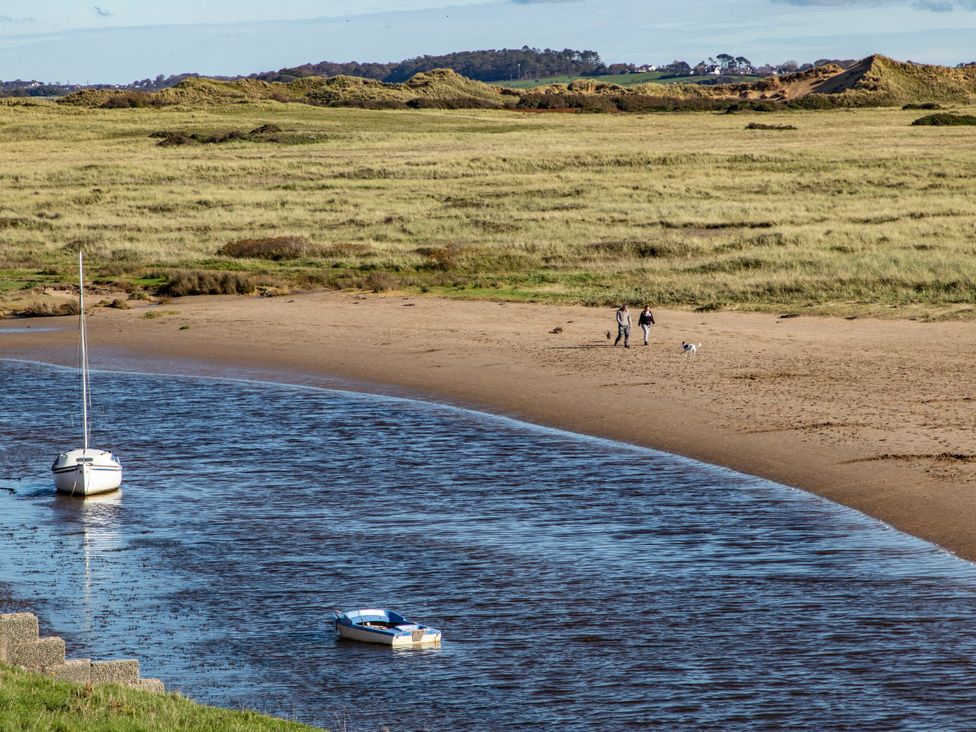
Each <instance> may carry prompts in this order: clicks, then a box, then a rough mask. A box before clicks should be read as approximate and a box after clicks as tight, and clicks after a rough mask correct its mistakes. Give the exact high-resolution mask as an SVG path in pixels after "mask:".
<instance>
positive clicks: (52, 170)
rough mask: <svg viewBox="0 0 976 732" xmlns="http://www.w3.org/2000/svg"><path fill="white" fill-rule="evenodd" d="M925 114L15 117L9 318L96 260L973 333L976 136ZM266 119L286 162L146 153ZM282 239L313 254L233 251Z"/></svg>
mask: <svg viewBox="0 0 976 732" xmlns="http://www.w3.org/2000/svg"><path fill="white" fill-rule="evenodd" d="M920 114H921V113H919V112H910V111H907V112H906V111H901V110H898V109H858V110H834V111H822V112H775V113H750V114H732V115H730V114H714V113H681V114H654V115H624V114H614V115H611V114H526V113H519V112H514V111H501V110H470V109H468V110H456V111H447V110H423V111H421V110H417V111H405V110H397V111H370V110H357V109H328V108H318V107H312V106H307V105H301V104H282V103H278V102H261V103H240V104H227V105H224V106H210V107H206V106H200V107H195V108H181V107H165V108H161V109H117V110H92V109H87V108H77V107H64V106H59V105H56V104H52V103H39V104H36V105H34V106H20V105H3V106H0V152H2V154H3V159H4V165H3V168H2V169H0V179H2V184H3V190H4V196H3V198H2V199H0V309H6V310H8V311H11V310H13V311H16V310H17V309H18V307H19V306H17V305H16V303H21V304H22V303H24V302H28V301H33V300H37V299H42V298H43V294H42V293H43V292H44V289H45V287H47V286H49V285H51V284H56V283H58V282H70V281H71V280H72V279H73V277H74V273H73V267H74V260H75V254H74V253H75V252H76V251H77V250H78V249H79V248H82V249H84V251H85V252H86V253H87V255H88V257H89V263H90V269H91V271H92V274H93V275H95V276H96V277H97V278H98V281H99V282H102V283H109V284H111V283H114V284H116V285H118V286H121V287H127V288H128V289H130V290H138V289H140V288H144V289H149V290H150V291H151V290H152V289H153V288H154V287H155V286H157V285H158V284H160V283H162V282H165V281H166V280H167V279H171V278H174V277H176V276H177V273H178V272H179V271H182V270H188V271H191V272H192V273H195V276H196V275H199V276H200V277H201V278H202V277H204V276H206V277H210V278H211V280H212V279H213V276H214V275H213V273H218V274H219V273H224V272H230V273H238V274H239V275H240V278H242V279H240V280H239V282H240V281H243V282H245V283H246V286H245V287H243V288H241V289H245V290H248V289H250V287H251V285H257V286H259V287H272V286H273V287H276V288H277V289H279V290H286V289H289V288H291V289H296V288H319V287H326V288H351V289H355V288H365V289H370V290H397V289H400V290H406V291H410V292H431V293H436V294H445V295H449V296H453V297H486V298H505V299H521V300H540V301H558V302H578V303H588V304H606V303H613V302H617V301H620V300H628V301H631V302H635V301H641V302H644V301H647V302H650V303H652V304H654V305H658V306H668V307H678V308H689V309H700V310H714V309H740V310H766V311H786V310H789V311H794V312H810V313H839V314H852V315H863V314H892V315H899V316H904V315H910V316H918V317H931V318H960V317H965V318H968V317H972V314H973V307H972V305H973V301H974V297H976V257H974V254H976V244H974V241H973V233H974V231H976V196H974V194H976V182H974V179H973V177H972V176H971V171H972V170H973V168H974V165H976V145H974V142H976V137H974V135H976V132H974V130H973V129H972V128H965V127H957V128H922V127H912V126H911V122H912V120H914V119H915V118H916V117H918V116H920ZM753 121H761V122H763V123H766V124H770V125H793V126H795V127H797V128H798V129H796V130H789V131H779V130H761V131H760V130H746V129H745V127H746V125H747V123H749V122H753ZM267 123H273V124H275V125H277V126H279V127H280V128H281V130H282V131H283V132H282V135H281V136H280V140H281V141H280V142H267V141H260V142H259V141H255V140H253V139H239V140H234V139H231V140H230V141H228V142H223V143H220V144H192V145H184V146H175V147H160V146H159V145H158V143H159V142H160V138H156V137H150V134H151V133H153V132H157V131H160V132H173V131H178V132H185V133H198V134H201V135H205V136H210V135H214V134H215V133H226V132H229V131H232V130H238V131H244V132H246V131H248V130H250V129H252V128H255V127H258V126H260V125H262V124H267ZM218 136H219V134H218ZM279 236H291V237H301V238H304V239H305V240H306V242H307V245H303V246H302V247H301V248H300V250H296V254H297V255H298V258H296V259H283V260H281V261H269V260H266V259H261V258H250V259H247V258H245V259H240V258H235V257H231V256H226V255H223V254H220V251H221V249H222V248H223V247H224V246H225V245H227V244H229V243H231V242H235V241H237V240H241V239H257V240H260V239H263V238H267V237H279ZM286 254H287V252H286ZM200 281H201V282H203V279H201V280H200ZM235 287H236V285H235ZM184 289H185V288H184ZM198 290H199V291H206V287H202V286H201V287H200V288H198ZM189 291H194V289H193V286H192V283H191V286H190V287H189ZM4 301H5V302H6V303H7V304H6V305H4Z"/></svg>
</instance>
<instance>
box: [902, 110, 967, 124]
mask: <svg viewBox="0 0 976 732" xmlns="http://www.w3.org/2000/svg"><path fill="white" fill-rule="evenodd" d="M912 125H914V126H916V127H952V126H958V125H976V116H973V115H971V114H946V113H944V112H943V113H940V114H929V115H926V116H925V117H919V118H918V119H917V120H915V121H914V122H912Z"/></svg>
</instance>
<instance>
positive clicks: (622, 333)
mask: <svg viewBox="0 0 976 732" xmlns="http://www.w3.org/2000/svg"><path fill="white" fill-rule="evenodd" d="M621 338H623V339H624V348H630V310H628V309H627V303H624V304H623V305H621V306H620V309H619V310H618V311H617V340H615V341H614V342H613V345H615V346H616V345H617V344H618V343H620V339H621Z"/></svg>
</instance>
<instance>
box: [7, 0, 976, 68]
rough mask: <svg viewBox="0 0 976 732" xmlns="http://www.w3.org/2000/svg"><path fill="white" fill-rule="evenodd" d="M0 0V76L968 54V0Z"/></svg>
mask: <svg viewBox="0 0 976 732" xmlns="http://www.w3.org/2000/svg"><path fill="white" fill-rule="evenodd" d="M96 2H98V3H99V4H98V5H95V4H92V3H91V2H86V1H82V0H0V79H2V80H10V79H16V78H20V79H38V80H42V81H49V82H54V81H58V82H72V83H126V82H130V81H134V80H136V79H143V78H147V77H154V76H156V75H157V74H164V75H169V74H178V73H184V72H196V73H201V74H211V75H228V76H230V75H238V74H249V73H253V72H258V71H269V70H275V69H279V68H285V67H289V66H297V65H299V64H303V63H315V62H318V61H399V60H401V59H404V58H409V57H412V56H420V55H423V54H440V53H447V52H450V51H467V50H477V49H486V48H520V47H522V46H532V47H536V48H558V49H563V48H575V49H592V50H595V51H597V52H599V53H600V56H601V57H602V58H603V60H604V61H605V62H607V63H612V62H633V63H658V64H660V63H667V62H670V61H672V60H674V59H682V60H686V61H689V62H690V63H692V64H695V63H696V62H698V61H700V60H702V59H704V58H707V57H709V56H714V55H716V54H718V53H729V54H732V55H733V56H745V57H747V58H749V59H750V60H752V61H753V62H754V63H756V64H762V63H781V62H783V61H786V60H797V61H800V62H801V63H802V62H805V61H814V60H816V59H819V58H861V57H864V56H867V55H869V54H871V53H883V54H885V55H887V56H892V57H894V58H897V59H900V60H913V61H920V62H925V63H940V64H948V65H955V64H957V63H959V62H963V61H973V60H976V43H974V41H976V0H493V1H486V0H357V1H356V2H355V3H351V2H338V1H337V0H317V1H316V0H276V1H275V2H268V1H267V0H166V2H144V1H142V0H139V1H137V0H96Z"/></svg>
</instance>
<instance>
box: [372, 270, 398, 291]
mask: <svg viewBox="0 0 976 732" xmlns="http://www.w3.org/2000/svg"><path fill="white" fill-rule="evenodd" d="M366 287H367V288H368V289H370V290H372V291H373V292H384V291H386V290H395V289H396V288H397V281H396V278H395V277H394V276H393V275H391V274H388V273H387V272H370V273H369V276H368V277H367V278H366Z"/></svg>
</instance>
